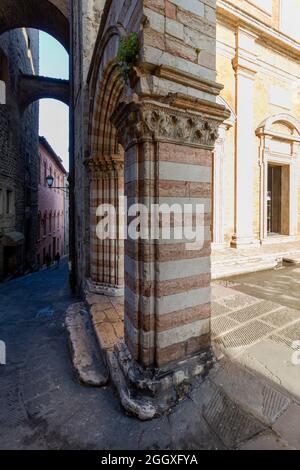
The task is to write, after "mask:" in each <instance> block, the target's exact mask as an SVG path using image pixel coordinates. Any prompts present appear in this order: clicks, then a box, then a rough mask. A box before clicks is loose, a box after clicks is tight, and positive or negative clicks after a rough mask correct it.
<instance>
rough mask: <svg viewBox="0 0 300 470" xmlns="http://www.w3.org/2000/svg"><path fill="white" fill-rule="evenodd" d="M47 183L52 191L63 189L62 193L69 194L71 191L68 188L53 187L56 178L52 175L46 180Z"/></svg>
mask: <svg viewBox="0 0 300 470" xmlns="http://www.w3.org/2000/svg"><path fill="white" fill-rule="evenodd" d="M46 181H47V184H48V188H50V189H61V190H62V191H65V192H67V191H68V189H69V188H68V187H67V186H53V183H54V178H53V176H52V175H48V176H47V178H46Z"/></svg>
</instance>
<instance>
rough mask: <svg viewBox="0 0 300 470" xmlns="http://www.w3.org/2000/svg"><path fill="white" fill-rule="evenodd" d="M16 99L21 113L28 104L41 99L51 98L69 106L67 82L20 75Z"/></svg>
mask: <svg viewBox="0 0 300 470" xmlns="http://www.w3.org/2000/svg"><path fill="white" fill-rule="evenodd" d="M18 98H19V100H18V101H19V106H20V110H21V111H22V112H23V111H24V110H25V109H26V108H27V107H28V106H29V105H30V104H32V103H34V102H35V101H38V100H40V99H43V98H53V99H56V100H58V101H61V102H62V103H65V104H66V105H69V104H70V90H69V81H68V80H60V79H56V78H49V77H41V76H35V75H21V77H20V79H19V97H18Z"/></svg>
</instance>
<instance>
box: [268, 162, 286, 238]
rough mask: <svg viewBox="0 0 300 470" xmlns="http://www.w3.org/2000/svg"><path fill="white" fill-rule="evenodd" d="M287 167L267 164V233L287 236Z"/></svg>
mask: <svg viewBox="0 0 300 470" xmlns="http://www.w3.org/2000/svg"><path fill="white" fill-rule="evenodd" d="M289 174H290V169H289V166H288V165H276V164H268V233H269V234H270V235H272V234H281V235H288V234H289V193H290V190H289Z"/></svg>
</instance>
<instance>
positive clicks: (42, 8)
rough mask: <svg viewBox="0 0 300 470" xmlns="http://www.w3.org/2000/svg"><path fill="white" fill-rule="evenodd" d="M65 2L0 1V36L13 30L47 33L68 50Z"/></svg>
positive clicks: (66, 7)
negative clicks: (24, 29)
mask: <svg viewBox="0 0 300 470" xmlns="http://www.w3.org/2000/svg"><path fill="white" fill-rule="evenodd" d="M67 14H68V1H67V0H52V1H50V0H1V4H0V34H2V33H5V32H6V31H9V30H11V29H15V28H22V27H26V28H34V29H40V30H42V31H45V32H47V33H49V34H50V35H51V36H53V37H54V38H55V39H57V40H58V41H59V42H60V43H61V44H62V45H63V46H64V47H65V49H66V50H69V20H68V17H67Z"/></svg>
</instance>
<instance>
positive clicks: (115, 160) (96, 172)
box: [85, 154, 124, 178]
mask: <svg viewBox="0 0 300 470" xmlns="http://www.w3.org/2000/svg"><path fill="white" fill-rule="evenodd" d="M85 164H86V166H87V167H88V169H89V171H90V174H91V176H92V178H97V177H100V176H101V177H105V175H106V176H107V177H110V176H112V174H113V173H116V172H117V173H118V172H120V171H123V168H124V157H123V155H119V154H118V155H100V156H99V155H92V156H90V157H89V158H87V159H86V160H85Z"/></svg>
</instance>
